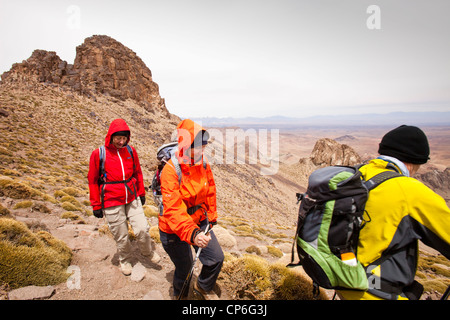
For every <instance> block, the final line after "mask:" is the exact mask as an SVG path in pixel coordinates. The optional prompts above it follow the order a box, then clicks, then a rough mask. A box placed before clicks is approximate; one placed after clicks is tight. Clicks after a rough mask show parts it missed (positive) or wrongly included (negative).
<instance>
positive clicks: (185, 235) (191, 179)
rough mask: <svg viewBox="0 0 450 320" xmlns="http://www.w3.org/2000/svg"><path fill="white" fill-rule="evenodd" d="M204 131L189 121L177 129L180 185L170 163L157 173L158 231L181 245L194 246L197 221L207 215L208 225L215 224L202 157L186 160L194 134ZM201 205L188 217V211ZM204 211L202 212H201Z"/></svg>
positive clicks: (209, 176)
mask: <svg viewBox="0 0 450 320" xmlns="http://www.w3.org/2000/svg"><path fill="white" fill-rule="evenodd" d="M203 131H206V130H205V129H203V128H202V127H201V126H200V125H198V124H196V123H195V122H193V121H192V120H189V119H186V120H183V121H181V122H180V123H179V124H178V126H177V135H178V151H177V153H176V157H177V159H178V162H179V164H180V168H181V172H182V175H181V183H179V180H178V175H177V172H176V170H175V167H174V164H173V162H172V160H170V161H169V162H168V163H167V164H166V165H165V166H164V169H163V170H162V172H161V193H162V197H163V205H164V212H163V215H162V216H159V229H160V230H161V231H163V232H165V233H170V234H176V235H177V236H178V237H179V238H180V239H181V240H182V241H185V242H187V243H189V244H194V238H195V236H196V235H197V233H198V232H199V231H200V228H199V224H200V221H203V220H205V219H206V216H205V214H204V210H206V212H207V214H208V220H209V222H210V223H215V222H216V221H217V208H216V185H215V183H214V178H213V174H212V171H211V167H210V166H209V164H207V165H206V168H205V166H204V165H203V161H206V159H205V156H204V155H203V156H202V158H201V159H199V161H197V162H195V161H194V160H193V159H191V156H190V146H191V144H192V142H193V141H194V138H195V137H196V136H197V134H199V133H201V132H203ZM197 205H201V206H202V209H198V210H197V211H196V212H195V213H193V214H192V215H189V213H188V208H192V207H194V206H197ZM203 209H204V210H203Z"/></svg>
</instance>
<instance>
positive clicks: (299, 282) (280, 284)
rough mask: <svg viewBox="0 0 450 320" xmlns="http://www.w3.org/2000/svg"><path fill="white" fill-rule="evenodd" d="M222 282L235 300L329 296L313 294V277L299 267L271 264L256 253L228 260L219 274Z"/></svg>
mask: <svg viewBox="0 0 450 320" xmlns="http://www.w3.org/2000/svg"><path fill="white" fill-rule="evenodd" d="M219 283H220V285H221V286H223V287H224V288H226V290H227V292H229V294H230V296H231V297H232V298H233V299H251V300H253V299H258V300H269V299H271V300H278V299H280V300H289V299H296V300H313V299H320V300H326V299H328V298H327V296H326V295H325V293H323V292H321V293H320V295H319V296H318V297H314V296H313V294H312V282H311V280H310V279H309V278H307V277H305V276H303V275H302V274H301V273H300V271H298V269H297V270H296V269H289V268H286V267H285V266H284V265H281V264H270V263H269V262H268V261H267V260H265V259H264V258H261V257H259V256H255V255H244V256H242V257H241V258H236V259H229V260H228V259H227V261H225V262H224V265H223V268H222V272H221V273H220V276H219Z"/></svg>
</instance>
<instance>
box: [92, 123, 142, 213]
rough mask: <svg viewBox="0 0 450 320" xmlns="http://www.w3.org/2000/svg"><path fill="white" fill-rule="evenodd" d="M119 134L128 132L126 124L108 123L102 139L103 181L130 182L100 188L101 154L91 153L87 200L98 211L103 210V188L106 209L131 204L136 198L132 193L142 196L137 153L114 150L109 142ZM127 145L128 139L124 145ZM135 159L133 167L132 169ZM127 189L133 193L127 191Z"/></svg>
mask: <svg viewBox="0 0 450 320" xmlns="http://www.w3.org/2000/svg"><path fill="white" fill-rule="evenodd" d="M119 131H130V128H129V127H128V125H127V123H126V122H125V120H123V119H116V120H114V121H113V122H111V125H110V126H109V130H108V134H107V135H106V138H105V172H106V182H111V181H124V180H128V179H130V178H131V179H130V180H129V181H128V182H127V183H126V184H127V186H128V188H127V187H125V183H118V184H105V185H99V182H98V180H99V176H100V172H99V170H100V153H99V149H96V150H94V151H93V152H92V154H91V159H90V161H89V173H88V181H89V198H90V200H91V206H92V209H93V210H99V209H101V208H102V202H101V197H100V195H101V188H102V187H104V188H105V189H104V195H105V198H104V202H105V208H109V207H114V206H119V205H124V204H128V203H130V202H132V201H133V200H134V199H135V195H134V190H136V195H137V196H138V197H140V196H145V189H144V179H143V176H142V171H141V165H140V163H139V157H138V155H137V152H136V150H135V149H134V148H133V147H131V146H130V147H131V149H132V150H133V156H131V154H130V153H129V152H128V149H127V148H126V147H125V146H124V147H123V148H120V149H117V148H116V147H115V146H114V145H113V144H112V141H111V137H112V135H113V134H114V133H116V132H119ZM129 142H130V138H128V141H127V143H126V144H128V143H129ZM133 159H134V166H133ZM130 190H131V191H132V192H130Z"/></svg>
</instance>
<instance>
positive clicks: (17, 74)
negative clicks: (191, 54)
mask: <svg viewBox="0 0 450 320" xmlns="http://www.w3.org/2000/svg"><path fill="white" fill-rule="evenodd" d="M76 50H77V54H76V57H75V61H74V64H73V65H71V64H68V63H67V62H66V61H63V60H61V58H60V57H59V56H58V55H57V54H56V53H55V52H53V51H45V50H35V51H34V52H33V54H32V55H31V57H30V58H29V59H27V60H25V61H23V62H22V63H16V64H14V65H13V66H12V68H11V70H10V71H8V72H5V73H4V74H3V75H2V82H5V83H8V82H17V81H27V82H30V81H31V82H39V83H41V82H45V83H54V84H58V85H62V86H65V87H69V88H71V89H72V90H74V91H76V92H78V93H80V94H83V95H86V96H90V97H93V98H95V95H96V94H104V95H109V96H112V97H115V98H117V99H119V100H126V99H133V100H135V101H137V102H139V103H140V104H141V105H142V106H143V107H144V108H145V109H146V110H148V111H150V112H153V113H155V112H158V113H162V114H164V115H166V116H167V117H170V113H169V112H168V111H167V108H166V106H165V101H164V99H163V98H161V96H160V95H159V87H158V85H157V84H156V83H155V82H153V80H152V73H151V71H150V69H149V68H148V67H147V66H146V65H145V63H144V62H143V61H142V60H141V59H140V58H139V57H138V56H137V55H136V53H135V52H133V51H132V50H130V49H129V48H127V47H125V46H124V45H123V44H121V43H120V42H118V41H116V40H114V39H112V38H111V37H108V36H99V35H95V36H92V37H89V38H87V39H85V41H84V43H83V44H82V45H80V46H78V47H77V49H76Z"/></svg>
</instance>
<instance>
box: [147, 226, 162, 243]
mask: <svg viewBox="0 0 450 320" xmlns="http://www.w3.org/2000/svg"><path fill="white" fill-rule="evenodd" d="M149 233H150V237H152V239H153V240H154V241H155V242H156V243H161V239H160V238H159V227H158V226H153V227H151V228H150V231H149Z"/></svg>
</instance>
